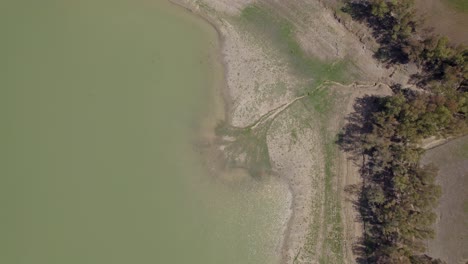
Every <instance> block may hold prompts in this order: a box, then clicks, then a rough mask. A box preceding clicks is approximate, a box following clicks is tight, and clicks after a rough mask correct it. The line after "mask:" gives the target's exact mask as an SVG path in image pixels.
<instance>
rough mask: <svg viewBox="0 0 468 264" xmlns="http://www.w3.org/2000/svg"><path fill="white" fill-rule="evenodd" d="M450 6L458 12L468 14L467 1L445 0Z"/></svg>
mask: <svg viewBox="0 0 468 264" xmlns="http://www.w3.org/2000/svg"><path fill="white" fill-rule="evenodd" d="M445 1H446V2H447V3H448V4H449V5H451V6H452V7H453V8H455V9H456V10H458V11H460V12H463V13H468V1H466V0H445Z"/></svg>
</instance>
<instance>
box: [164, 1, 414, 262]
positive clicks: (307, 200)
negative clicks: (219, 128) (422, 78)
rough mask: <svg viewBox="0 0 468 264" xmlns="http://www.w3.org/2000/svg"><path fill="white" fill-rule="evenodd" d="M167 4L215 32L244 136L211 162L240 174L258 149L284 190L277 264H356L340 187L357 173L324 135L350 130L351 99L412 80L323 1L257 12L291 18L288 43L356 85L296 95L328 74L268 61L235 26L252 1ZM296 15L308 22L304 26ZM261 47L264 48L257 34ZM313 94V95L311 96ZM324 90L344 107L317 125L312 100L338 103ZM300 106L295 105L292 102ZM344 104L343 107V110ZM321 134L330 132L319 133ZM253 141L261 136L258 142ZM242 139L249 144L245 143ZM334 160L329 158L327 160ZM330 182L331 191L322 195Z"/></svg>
mask: <svg viewBox="0 0 468 264" xmlns="http://www.w3.org/2000/svg"><path fill="white" fill-rule="evenodd" d="M168 1H169V2H170V3H172V4H174V5H176V6H178V7H180V8H182V9H184V10H185V11H186V12H189V13H191V14H193V15H195V16H196V17H199V18H200V19H203V20H204V21H205V22H207V23H208V24H209V25H210V26H211V27H212V28H213V29H214V30H215V32H216V33H217V35H218V40H219V46H218V50H219V53H218V52H216V53H217V54H216V56H217V58H218V62H219V63H220V65H222V66H223V77H222V78H223V82H222V86H223V87H222V88H221V84H220V85H219V86H220V87H219V89H222V91H221V94H222V101H223V106H224V110H225V112H224V121H225V122H226V123H227V124H228V125H229V126H230V128H233V129H234V130H243V129H244V130H247V132H248V133H247V134H240V135H239V136H238V135H237V134H236V135H235V136H234V137H231V135H230V134H229V135H226V136H223V137H222V138H220V137H218V138H216V140H217V141H216V142H214V145H217V146H219V149H215V151H216V153H217V154H219V155H218V156H214V157H215V158H216V159H223V158H220V156H222V155H224V158H226V159H227V158H231V159H233V160H235V161H238V160H244V164H242V165H244V166H240V167H239V168H243V169H245V168H249V165H252V164H249V163H248V160H247V163H245V162H246V161H245V160H246V159H248V158H252V157H251V156H248V155H249V154H251V153H249V151H250V152H254V153H258V152H259V149H258V148H261V146H260V147H258V146H257V148H255V147H254V148H252V145H259V144H264V145H266V149H267V150H266V151H267V153H266V154H264V155H268V159H269V162H270V165H271V171H272V172H273V173H272V177H276V176H278V178H279V179H280V180H281V183H282V184H283V183H284V185H285V187H286V188H287V190H288V192H289V193H288V194H287V196H285V198H284V199H283V197H281V199H283V201H282V202H283V203H287V208H288V209H287V210H286V209H285V210H284V215H283V216H281V217H279V219H275V220H276V221H281V226H282V232H281V234H282V235H281V236H280V235H278V241H280V242H279V243H280V245H279V247H278V249H277V250H276V251H275V252H274V254H275V255H276V254H277V255H278V259H279V260H280V262H279V263H288V264H289V263H293V262H294V263H296V262H297V263H316V262H319V261H328V262H330V263H355V254H354V251H353V246H354V245H355V243H357V241H358V240H359V237H360V235H361V234H360V233H359V232H360V230H361V228H362V227H360V223H359V222H358V220H356V211H355V208H354V207H353V205H352V203H351V202H350V200H352V199H353V198H350V197H347V195H346V193H344V188H345V186H343V185H345V184H348V183H355V184H359V179H358V177H357V176H356V175H355V173H350V172H353V171H355V170H356V166H355V164H350V162H349V160H347V159H346V157H345V156H343V155H342V153H341V152H339V153H337V154H338V155H335V156H328V158H327V155H328V154H327V151H328V150H327V146H326V145H325V144H326V143H327V142H328V141H329V140H330V139H329V138H330V137H329V135H331V134H336V133H338V132H339V131H340V129H341V127H340V124H341V125H342V124H343V123H344V122H346V121H345V118H346V116H347V115H348V114H350V113H351V112H352V111H353V109H352V107H353V105H354V99H355V98H357V97H358V96H364V95H366V94H373V95H382V94H386V93H388V92H389V85H388V83H392V81H393V80H400V81H401V80H403V82H404V80H407V79H408V78H407V76H406V74H405V72H403V71H394V70H393V69H386V68H385V67H382V65H381V64H380V63H378V62H377V61H376V60H375V59H374V58H373V52H372V51H371V50H370V49H367V48H366V46H365V44H363V43H362V41H361V40H360V38H359V37H358V36H357V35H356V33H353V31H351V30H349V29H348V28H347V27H346V26H345V25H344V24H343V23H342V22H341V21H339V20H337V19H336V18H335V17H334V16H333V12H332V11H330V10H328V9H327V7H325V6H324V5H323V3H321V2H308V1H306V0H291V1H290V2H284V3H279V2H276V1H273V0H263V1H258V3H259V5H260V6H262V7H266V8H267V10H268V9H269V10H273V11H274V12H275V16H282V18H286V19H288V20H287V21H288V23H291V26H293V27H295V28H296V31H295V32H294V33H300V35H293V36H292V38H291V40H292V41H297V43H298V47H300V48H301V49H302V50H303V51H304V54H305V55H307V57H311V58H315V59H317V58H319V59H318V60H312V62H313V63H317V64H318V65H317V66H319V67H320V68H322V69H323V68H326V67H328V65H329V64H327V63H331V65H334V64H335V63H336V62H340V61H349V62H351V64H350V65H351V68H349V69H346V70H349V71H350V72H348V73H349V74H352V75H353V76H352V80H349V81H348V82H345V83H341V82H340V81H339V80H335V79H333V76H328V77H327V78H330V79H326V80H325V82H323V83H322V84H321V85H319V86H316V87H315V88H314V89H315V90H312V91H310V90H303V89H302V88H301V87H303V86H307V85H310V83H308V81H309V80H310V77H312V79H313V78H314V77H321V76H320V75H319V76H317V75H315V74H326V73H324V72H320V71H317V72H313V73H312V74H311V76H308V77H307V78H308V79H303V77H300V76H299V75H295V73H294V71H295V69H294V68H293V67H292V66H291V64H290V61H288V59H291V58H290V57H286V58H282V57H280V56H282V55H281V54H279V55H278V54H275V55H278V57H273V58H272V57H268V56H269V55H271V54H272V52H273V53H275V52H278V51H277V50H265V49H268V45H267V47H265V46H262V43H260V44H259V43H258V42H257V41H258V38H257V36H256V35H255V34H256V33H258V32H256V31H255V32H250V31H249V30H250V28H247V29H245V28H242V27H239V25H240V24H239V20H236V19H238V18H241V19H245V17H241V10H243V8H245V7H246V6H248V5H249V4H251V3H252V1H251V0H231V1H232V5H231V4H230V3H231V2H229V1H228V0H205V1H203V2H202V1H194V0H168ZM325 10H326V11H325ZM254 11H255V10H254ZM314 12H315V13H314ZM300 15H303V16H305V17H307V18H309V19H310V20H308V22H307V23H303V19H301V16H300ZM267 18H268V17H267ZM260 19H261V18H260ZM264 19H265V18H264ZM242 22H243V21H242ZM266 22H267V23H268V22H274V23H276V22H277V21H276V20H274V21H268V20H266ZM236 23H237V24H236ZM272 26H273V27H274V26H278V24H276V25H272ZM324 26H328V27H324ZM252 33H253V36H252ZM288 37H290V36H288ZM259 39H260V41H262V40H263V41H265V39H262V37H261V36H260V37H259ZM266 40H267V41H270V42H268V44H270V45H274V44H275V43H274V41H277V42H278V41H289V40H290V39H279V40H278V39H273V40H271V39H266ZM288 56H289V55H288ZM314 56H315V57H314ZM296 73H297V72H296ZM305 80H307V81H305ZM343 82H344V81H343ZM278 84H280V86H278ZM278 87H279V88H282V89H283V91H282V93H277V90H276V89H278ZM298 88H299V89H298ZM301 89H302V90H301ZM317 90H319V92H318V93H317V94H314V95H312V94H313V93H314V92H315V91H317ZM320 90H327V91H328V92H331V93H337V94H339V96H338V97H339V98H338V99H337V100H340V101H341V102H342V103H343V105H341V106H340V105H332V106H330V107H331V110H330V112H329V113H328V115H329V116H328V117H327V118H328V119H326V120H323V119H321V118H322V114H323V113H320V112H319V110H317V109H314V105H310V103H307V102H309V101H312V100H318V101H320V102H322V103H323V102H328V103H329V104H334V103H333V102H332V101H330V100H335V99H336V98H332V99H330V98H327V97H321V96H323V95H321V94H320ZM309 92H311V94H310V95H311V96H309ZM390 92H391V91H390ZM302 98H305V100H301V99H302ZM348 100H349V101H348ZM296 101H297V102H298V103H296V104H294V103H295V102H296ZM307 104H309V105H307ZM312 104H314V103H312ZM315 104H317V102H315ZM343 106H345V109H343V108H341V107H343ZM311 107H312V108H311ZM322 128H323V129H324V130H323V129H322ZM324 131H327V132H326V133H328V134H323V132H324ZM244 132H245V131H244ZM241 133H242V131H241ZM330 133H331V134H330ZM259 134H261V135H263V138H262V139H261V140H260V141H258V139H260V138H259V136H258V135H259ZM245 135H248V136H250V138H248V136H245ZM214 136H215V137H216V135H214ZM236 136H238V137H239V138H236ZM332 136H333V135H332ZM245 137H247V141H242V140H245ZM262 140H263V141H262ZM237 141H239V142H240V143H238V142H237ZM330 142H331V141H330ZM330 142H328V143H330ZM230 144H232V145H234V144H240V145H237V147H239V146H240V147H241V148H245V147H248V148H249V149H247V150H245V151H244V152H241V153H239V152H235V153H234V156H235V157H234V158H232V157H228V156H229V155H231V154H232V153H228V151H227V150H226V148H228V147H229V146H230ZM246 144H247V145H246ZM225 147H226V148H225ZM235 150H237V151H238V149H235ZM261 150H262V149H260V151H261ZM337 151H339V150H337ZM236 155H237V156H236ZM330 157H332V159H331V160H328V159H329V158H330ZM253 158H258V157H255V156H254V157H253ZM215 162H216V161H215ZM241 163H242V161H241ZM253 165H254V166H256V164H253ZM326 166H328V168H330V166H331V167H332V168H333V169H332V170H331V172H328V173H327V172H326V170H327V169H326ZM327 182H328V184H329V185H330V186H331V187H325V185H326V184H327ZM327 188H328V189H327ZM286 197H287V198H286ZM339 208H341V209H339ZM336 209H338V210H340V212H339V216H337V214H334V211H336ZM330 219H331V220H330ZM340 228H343V231H342V232H340V231H338V232H335V231H333V230H339V229H340ZM329 236H332V238H331V239H330V237H329ZM337 251H338V252H337Z"/></svg>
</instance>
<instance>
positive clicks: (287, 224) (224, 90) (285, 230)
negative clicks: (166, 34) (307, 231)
mask: <svg viewBox="0 0 468 264" xmlns="http://www.w3.org/2000/svg"><path fill="white" fill-rule="evenodd" d="M167 1H168V2H169V3H171V4H172V5H174V6H176V7H179V8H181V9H183V10H184V11H185V12H188V13H190V14H191V15H194V16H196V17H198V18H200V19H202V20H203V21H204V22H206V23H207V24H208V25H209V26H210V27H211V28H213V29H214V31H215V32H216V35H217V41H218V43H217V44H218V50H217V52H216V61H217V63H218V64H219V65H221V66H222V68H223V69H222V76H220V78H219V79H221V80H222V81H221V82H220V85H219V87H215V89H214V90H218V92H220V95H221V98H215V99H216V100H221V103H222V104H223V109H224V111H223V115H224V118H223V120H222V121H223V122H226V123H227V124H228V125H230V126H233V124H232V113H231V109H232V105H233V103H232V98H231V94H230V89H229V85H228V82H227V76H228V74H229V69H228V68H229V67H228V62H227V61H226V54H225V53H224V51H223V49H224V47H225V44H226V43H225V42H226V38H225V37H224V35H223V32H222V30H221V29H220V26H219V25H218V24H217V23H216V22H215V21H214V19H213V18H212V17H210V16H209V15H208V14H204V13H203V12H200V11H197V10H194V8H195V7H193V6H189V5H188V4H187V3H184V2H182V1H183V0H182V1H180V0H167ZM215 86H216V85H215ZM219 90H221V91H219ZM214 92H217V91H214ZM211 128H212V131H214V127H213V126H212V127H211ZM211 136H213V137H216V135H210V137H211ZM219 151H221V152H222V151H223V150H219ZM214 163H216V161H215V162H214ZM229 170H233V169H229ZM234 170H235V169H234ZM243 170H245V169H243ZM271 176H273V175H271ZM279 180H280V182H281V184H283V185H284V186H285V187H286V189H287V190H288V192H289V194H288V195H287V197H288V198H286V199H285V201H283V203H287V204H288V206H287V208H288V210H287V212H285V213H286V214H285V215H284V219H285V220H286V221H283V224H282V232H281V233H282V236H281V237H280V238H278V240H279V242H280V243H279V248H278V250H279V252H278V251H276V252H278V255H277V256H276V257H277V259H278V260H279V262H278V263H287V261H286V258H287V254H286V253H285V252H286V251H287V249H288V248H287V243H286V240H287V238H288V236H289V230H290V229H291V226H292V225H293V224H294V223H293V221H292V219H293V218H294V215H295V210H294V207H293V202H292V201H293V200H294V196H295V192H294V191H293V187H292V184H291V183H290V182H289V181H288V179H284V178H283V177H279Z"/></svg>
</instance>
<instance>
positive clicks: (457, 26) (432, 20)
mask: <svg viewBox="0 0 468 264" xmlns="http://www.w3.org/2000/svg"><path fill="white" fill-rule="evenodd" d="M415 4H416V5H415V6H416V10H417V11H418V14H419V15H421V16H424V17H425V22H424V25H425V26H427V27H429V28H434V33H436V34H439V35H441V36H447V37H448V38H449V39H450V40H451V41H452V42H453V43H455V44H465V45H468V13H463V12H460V11H457V10H455V9H454V8H453V7H451V6H450V5H449V4H448V3H447V0H416V1H415Z"/></svg>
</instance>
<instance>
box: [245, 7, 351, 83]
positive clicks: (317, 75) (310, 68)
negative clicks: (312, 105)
mask: <svg viewBox="0 0 468 264" xmlns="http://www.w3.org/2000/svg"><path fill="white" fill-rule="evenodd" d="M241 22H242V23H243V25H244V26H245V27H248V29H250V30H248V31H253V32H255V33H256V34H258V35H259V36H261V37H262V38H261V39H262V41H263V44H264V45H265V46H266V47H271V48H273V49H274V50H275V51H277V53H278V54H279V55H281V56H282V57H283V58H286V60H287V62H288V63H289V64H290V65H291V66H292V68H293V69H294V70H295V72H296V73H298V74H300V75H301V76H303V77H305V78H310V77H313V79H314V84H315V85H319V84H321V83H322V82H323V81H325V80H330V81H336V82H345V81H346V80H347V79H348V78H346V75H345V69H346V67H347V63H346V61H335V62H332V63H329V62H324V61H321V60H319V59H317V58H312V57H310V56H309V55H307V54H305V52H304V51H303V50H302V49H301V47H300V45H299V43H298V42H297V40H296V38H295V36H294V26H293V25H292V24H291V23H290V22H289V21H287V20H285V19H282V18H280V17H279V16H277V15H276V16H275V15H274V13H273V12H272V11H270V10H267V9H266V8H263V7H260V6H258V5H251V6H248V7H246V8H245V9H244V10H243V11H242V14H241Z"/></svg>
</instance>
